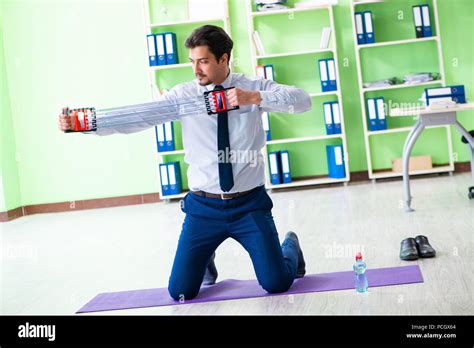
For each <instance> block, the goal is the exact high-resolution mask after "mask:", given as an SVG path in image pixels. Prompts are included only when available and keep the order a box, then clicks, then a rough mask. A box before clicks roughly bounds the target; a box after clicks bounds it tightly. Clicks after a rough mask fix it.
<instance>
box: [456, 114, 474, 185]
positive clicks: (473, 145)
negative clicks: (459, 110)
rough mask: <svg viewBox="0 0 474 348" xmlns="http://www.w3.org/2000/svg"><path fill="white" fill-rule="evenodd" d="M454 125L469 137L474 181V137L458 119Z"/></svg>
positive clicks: (465, 136)
mask: <svg viewBox="0 0 474 348" xmlns="http://www.w3.org/2000/svg"><path fill="white" fill-rule="evenodd" d="M454 126H455V127H456V129H457V130H458V131H459V133H461V134H462V135H463V136H464V138H466V139H467V142H468V143H469V147H470V148H471V173H472V181H474V138H473V137H472V136H471V134H469V132H468V131H467V130H466V129H465V128H464V127H463V126H462V125H461V124H460V123H459V122H458V121H456V123H455V124H454Z"/></svg>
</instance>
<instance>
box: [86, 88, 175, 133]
mask: <svg viewBox="0 0 474 348" xmlns="http://www.w3.org/2000/svg"><path fill="white" fill-rule="evenodd" d="M179 91H180V86H179V85H177V86H175V87H173V88H172V89H171V90H170V91H166V92H165V93H163V94H162V95H161V96H160V99H159V100H157V102H163V101H168V102H170V103H171V104H174V105H176V104H178V101H179ZM179 118H180V116H179V115H170V116H169V117H168V116H167V117H166V118H164V119H163V120H162V122H161V123H165V122H168V121H174V120H178V119H179ZM156 125H157V124H156V123H149V122H145V121H143V122H139V123H133V124H127V125H120V126H116V127H107V128H100V127H97V130H95V131H92V132H83V133H84V134H95V135H99V136H105V135H112V134H131V133H137V132H142V131H144V130H147V129H148V128H152V127H154V126H156Z"/></svg>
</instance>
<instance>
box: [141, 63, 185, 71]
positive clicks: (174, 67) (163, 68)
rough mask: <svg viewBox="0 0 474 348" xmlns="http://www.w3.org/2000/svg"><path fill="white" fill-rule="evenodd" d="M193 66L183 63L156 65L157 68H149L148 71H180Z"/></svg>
mask: <svg viewBox="0 0 474 348" xmlns="http://www.w3.org/2000/svg"><path fill="white" fill-rule="evenodd" d="M192 66H193V65H192V64H191V63H183V64H169V65H158V66H150V67H149V68H150V70H152V71H154V70H168V69H180V68H188V67H189V68H190V67H192Z"/></svg>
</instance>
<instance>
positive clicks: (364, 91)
mask: <svg viewBox="0 0 474 348" xmlns="http://www.w3.org/2000/svg"><path fill="white" fill-rule="evenodd" d="M434 84H441V85H444V80H433V81H428V82H423V83H413V84H404V83H402V84H399V85H392V86H386V87H371V88H362V93H367V92H373V91H384V90H390V89H398V88H409V87H419V86H428V85H434Z"/></svg>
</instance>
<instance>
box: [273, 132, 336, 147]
mask: <svg viewBox="0 0 474 348" xmlns="http://www.w3.org/2000/svg"><path fill="white" fill-rule="evenodd" d="M342 137H343V135H342V134H331V135H319V136H312V137H296V138H286V139H276V140H270V141H267V145H275V144H287V143H302V142H305V141H315V140H326V139H337V138H342Z"/></svg>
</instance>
